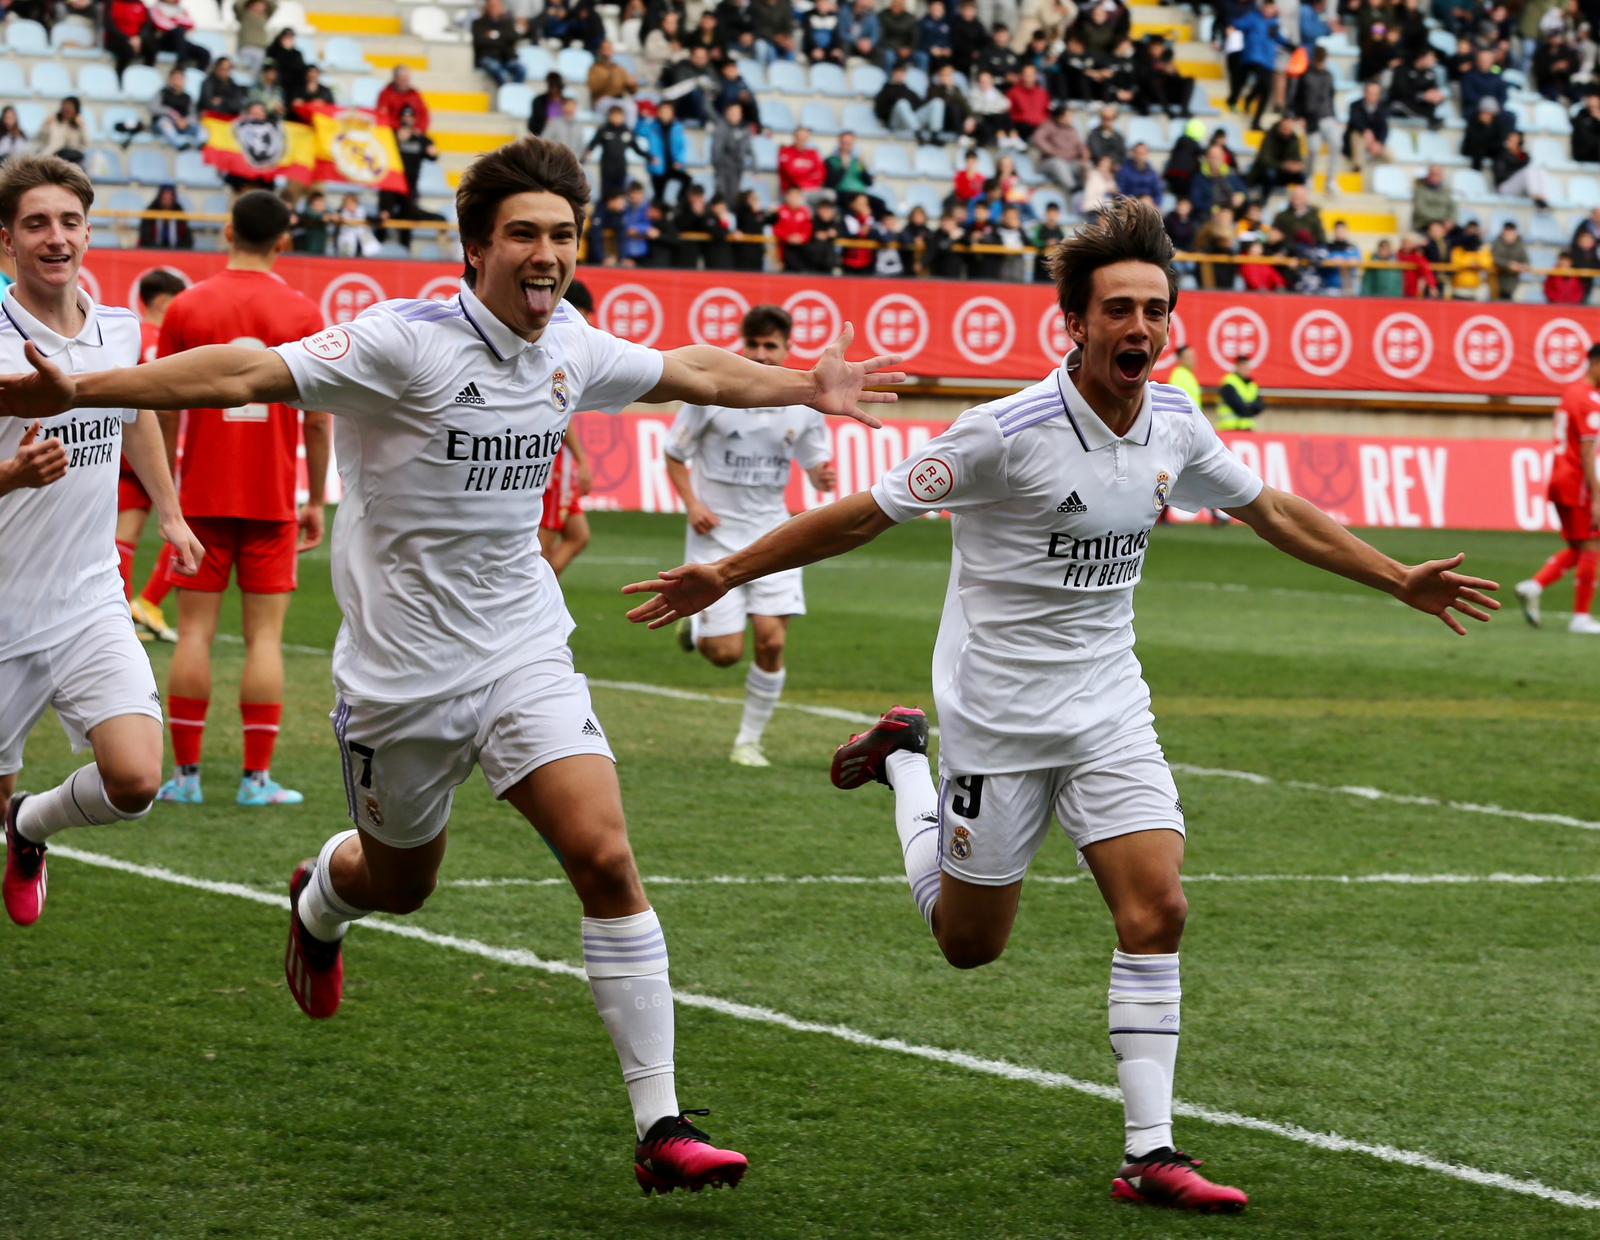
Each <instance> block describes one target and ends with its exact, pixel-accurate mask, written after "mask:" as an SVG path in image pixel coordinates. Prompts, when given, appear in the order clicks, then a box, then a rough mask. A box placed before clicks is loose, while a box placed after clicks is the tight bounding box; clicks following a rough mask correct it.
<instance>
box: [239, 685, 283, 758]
mask: <svg viewBox="0 0 1600 1240" xmlns="http://www.w3.org/2000/svg"><path fill="white" fill-rule="evenodd" d="M239 714H240V716H241V717H242V718H243V719H244V769H245V770H247V771H270V770H271V769H272V750H273V747H274V746H275V745H277V743H278V724H279V723H280V722H281V721H282V719H283V703H282V702H240V703H239Z"/></svg>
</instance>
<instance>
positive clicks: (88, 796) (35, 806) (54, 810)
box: [17, 762, 150, 844]
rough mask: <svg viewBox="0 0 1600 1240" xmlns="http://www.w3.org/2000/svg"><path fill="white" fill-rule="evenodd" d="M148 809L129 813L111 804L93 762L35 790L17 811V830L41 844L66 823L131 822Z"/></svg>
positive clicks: (61, 829)
mask: <svg viewBox="0 0 1600 1240" xmlns="http://www.w3.org/2000/svg"><path fill="white" fill-rule="evenodd" d="M149 812H150V806H148V805H146V806H145V807H144V808H143V809H141V810H137V811H135V812H133V813H129V812H127V811H126V810H120V809H118V808H117V807H116V806H115V805H113V804H111V798H109V797H108V796H106V786H105V783H104V782H103V781H102V780H101V778H100V768H99V767H97V766H96V765H95V764H94V763H93V762H91V763H89V765H88V766H80V767H79V768H78V769H77V770H75V771H73V772H72V774H71V775H68V776H67V778H66V782H64V783H62V784H61V785H59V786H58V787H55V788H52V789H50V791H49V792H36V793H34V794H33V795H32V796H30V797H28V799H27V800H25V801H24V802H23V803H22V808H21V809H19V810H18V811H17V831H18V833H19V834H20V835H21V836H22V838H23V839H26V840H32V841H33V842H34V843H35V844H43V843H44V842H45V841H46V840H48V839H49V838H50V837H51V836H52V835H54V834H55V833H56V832H57V831H64V830H66V828H68V827H103V826H105V825H107V824H108V823H113V822H133V821H135V820H137V819H140V818H143V817H144V816H145V815H146V814H148V813H149Z"/></svg>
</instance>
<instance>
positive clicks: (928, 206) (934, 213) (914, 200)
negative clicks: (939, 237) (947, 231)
mask: <svg viewBox="0 0 1600 1240" xmlns="http://www.w3.org/2000/svg"><path fill="white" fill-rule="evenodd" d="M944 200H945V195H944V194H942V193H940V192H939V191H938V190H936V189H934V188H933V187H932V186H929V185H913V186H911V188H910V189H908V190H906V192H905V197H904V198H903V200H902V201H901V203H900V206H901V208H902V209H903V210H904V211H905V213H906V214H907V215H910V214H911V209H912V208H913V207H921V208H922V209H923V210H924V211H926V212H927V213H928V218H929V222H930V223H931V222H932V221H933V220H937V219H938V218H939V217H940V216H941V215H943V214H944Z"/></svg>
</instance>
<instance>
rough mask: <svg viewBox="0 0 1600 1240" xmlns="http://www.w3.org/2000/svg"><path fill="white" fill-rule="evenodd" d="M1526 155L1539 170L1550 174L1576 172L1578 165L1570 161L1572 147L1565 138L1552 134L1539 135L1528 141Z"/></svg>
mask: <svg viewBox="0 0 1600 1240" xmlns="http://www.w3.org/2000/svg"><path fill="white" fill-rule="evenodd" d="M1528 154H1529V155H1531V156H1533V161H1534V162H1535V163H1536V164H1538V165H1539V166H1540V167H1541V168H1547V169H1549V170H1550V171H1551V172H1576V171H1577V170H1578V165H1577V164H1575V163H1574V162H1573V161H1572V145H1571V143H1570V142H1569V141H1568V140H1567V139H1566V138H1558V137H1556V136H1555V135H1554V134H1540V135H1538V136H1537V137H1534V138H1531V139H1529V141H1528Z"/></svg>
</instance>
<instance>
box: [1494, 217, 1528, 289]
mask: <svg viewBox="0 0 1600 1240" xmlns="http://www.w3.org/2000/svg"><path fill="white" fill-rule="evenodd" d="M1490 250H1491V253H1492V255H1493V257H1494V281H1495V290H1494V291H1495V296H1496V297H1498V298H1499V299H1500V300H1501V301H1510V300H1511V299H1512V298H1513V297H1515V296H1516V293H1517V283H1518V281H1520V280H1521V279H1522V274H1523V272H1525V271H1528V270H1530V269H1531V268H1532V266H1533V264H1532V261H1531V260H1530V259H1529V257H1528V247H1527V245H1526V244H1524V242H1523V240H1522V232H1521V230H1520V229H1518V227H1517V222H1516V221H1515V220H1507V221H1506V222H1505V223H1504V224H1502V225H1501V226H1500V235H1499V236H1498V237H1496V238H1495V239H1494V245H1493V246H1491V247H1490Z"/></svg>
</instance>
